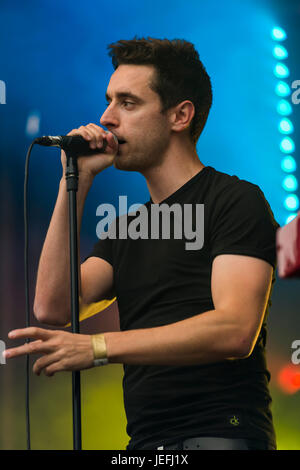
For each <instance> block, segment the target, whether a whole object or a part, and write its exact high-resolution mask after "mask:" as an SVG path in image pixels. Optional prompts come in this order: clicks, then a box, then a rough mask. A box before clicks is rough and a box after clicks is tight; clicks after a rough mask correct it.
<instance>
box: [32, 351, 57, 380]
mask: <svg viewBox="0 0 300 470" xmlns="http://www.w3.org/2000/svg"><path fill="white" fill-rule="evenodd" d="M61 359H62V354H61V352H58V351H57V352H55V353H53V354H46V355H45V356H43V357H40V358H39V359H38V360H37V361H35V363H34V365H33V369H32V370H33V372H34V373H35V374H36V375H40V373H41V372H42V371H43V369H45V368H47V367H49V366H50V365H51V364H53V363H55V362H58V361H60V360H61ZM44 372H45V375H47V374H46V370H44Z"/></svg>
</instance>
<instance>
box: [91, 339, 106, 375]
mask: <svg viewBox="0 0 300 470" xmlns="http://www.w3.org/2000/svg"><path fill="white" fill-rule="evenodd" d="M91 342H92V348H93V365H94V367H97V366H104V365H106V364H108V357H107V348H106V342H105V337H104V335H103V334H97V335H91Z"/></svg>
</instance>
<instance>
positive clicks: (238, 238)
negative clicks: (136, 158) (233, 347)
mask: <svg viewBox="0 0 300 470" xmlns="http://www.w3.org/2000/svg"><path fill="white" fill-rule="evenodd" d="M162 204H167V205H168V206H169V207H170V208H171V206H172V205H173V204H178V205H180V207H181V208H183V209H184V210H185V209H187V208H188V207H193V208H194V209H195V208H196V207H197V206H198V209H199V210H198V219H197V215H196V212H197V211H196V210H194V212H193V216H192V220H193V229H194V230H195V233H198V235H199V230H200V231H201V233H202V235H201V236H200V235H199V236H198V242H197V244H195V245H194V248H195V247H196V245H197V247H198V249H187V245H186V243H187V242H190V243H191V237H190V234H191V229H190V230H189V232H188V234H187V236H185V232H184V230H183V231H182V233H183V235H184V236H183V237H182V238H181V239H180V238H177V236H175V229H174V230H173V231H172V228H171V232H170V233H171V235H172V236H173V238H172V237H171V239H164V235H163V231H162V228H160V230H159V237H158V239H153V238H152V239H151V238H150V235H151V231H150V229H149V230H148V238H137V239H132V238H129V237H128V238H127V239H120V237H119V239H118V235H117V238H113V237H111V238H109V237H107V238H106V239H100V240H99V241H98V242H97V243H96V245H95V247H94V250H93V251H92V253H91V254H90V255H89V256H97V257H100V258H103V259H105V260H106V261H108V262H109V263H110V264H111V265H112V266H113V270H114V289H115V294H116V296H117V302H118V308H119V314H120V328H121V330H128V329H139V328H151V327H156V326H161V325H166V324H169V323H173V322H177V321H180V320H183V319H185V318H189V317H192V316H194V315H197V314H200V313H202V312H206V311H208V310H212V309H214V304H213V300H212V294H211V269H212V262H213V259H214V258H215V257H216V256H217V255H220V254H226V253H227V254H237V255H247V256H253V257H256V258H260V259H263V260H265V261H267V262H268V263H270V264H271V265H272V266H273V267H274V272H273V282H272V289H273V284H274V281H275V269H276V230H277V228H278V227H279V224H278V223H277V222H276V220H275V219H274V216H273V213H272V211H271V208H270V206H269V204H268V202H267V201H266V199H265V197H264V194H263V192H262V191H261V190H260V188H259V187H258V186H257V185H255V184H252V183H250V182H248V181H246V180H241V179H240V178H238V177H237V176H231V175H228V174H226V173H222V172H219V171H217V170H215V169H214V168H213V167H211V166H206V167H204V168H203V169H202V170H201V171H200V172H199V173H197V174H196V175H195V176H194V177H193V178H191V179H190V180H189V181H188V182H186V183H185V184H184V185H183V186H182V187H180V188H179V189H178V190H177V191H176V192H175V193H173V194H172V195H171V196H169V197H168V198H166V199H165V200H164V201H162V202H161V203H160V204H159V206H160V207H161V205H162ZM201 205H203V206H202V207H203V208H204V213H203V212H202V217H203V218H201V209H200V208H201ZM153 206H156V207H158V205H154V204H153V202H152V200H151V199H150V201H148V202H147V203H146V204H145V205H144V206H143V207H144V208H145V207H146V208H147V210H148V214H149V225H150V226H151V222H152V225H153V226H154V222H153V219H151V220H150V213H151V207H153ZM184 210H183V212H182V214H183V213H184ZM139 214H141V212H136V214H135V215H131V216H130V215H128V217H127V216H126V217H127V222H126V220H125V222H126V223H127V224H128V228H129V224H130V223H131V222H132V221H133V220H134V219H135V217H137V216H138V215H139ZM174 214H175V212H174ZM187 214H188V215H187V217H189V214H190V213H189V212H188V211H187ZM122 217H123V221H124V216H121V217H120V220H121V219H122ZM176 217H177V216H175V215H174V217H173V218H172V217H171V219H170V220H173V226H174V227H175V218H176ZM190 218H191V217H190ZM183 219H184V217H183V216H182V220H183ZM187 220H188V219H187ZM197 220H198V222H197ZM117 221H118V218H117V219H116V221H115V222H117ZM199 221H200V222H201V227H200V225H199ZM203 222H204V224H203ZM177 225H178V224H177ZM115 226H117V224H116V225H115ZM137 227H138V224H136V226H135V228H136V229H137ZM161 227H162V224H161ZM171 227H172V224H171ZM177 228H178V227H177ZM196 231H197V232H196ZM111 233H113V232H111ZM118 233H119V232H118V230H117V234H118ZM144 235H145V233H144ZM203 236H204V239H203ZM195 241H196V238H195ZM190 246H191V245H190ZM272 289H271V292H272ZM270 297H271V294H270ZM270 297H269V302H268V307H267V310H266V315H265V317H264V321H263V325H262V328H261V331H260V334H259V337H258V340H257V342H256V345H255V348H254V350H253V352H252V354H251V355H250V356H249V357H248V358H245V359H237V360H230V361H221V362H218V363H210V364H204V365H203V364H202V365H192V366H157V365H155V366H152V365H147V366H141V365H126V364H125V365H124V378H123V391H124V405H125V412H126V416H127V422H128V424H127V433H128V435H129V436H130V437H131V440H130V442H129V445H128V446H127V449H128V450H132V449H155V448H156V447H157V446H159V445H162V444H167V443H170V442H174V441H176V440H177V439H180V438H188V437H196V436H216V437H237V438H238V437H243V438H253V439H261V440H264V441H268V442H269V443H270V444H271V445H274V446H275V445H276V444H275V432H274V428H273V422H272V413H271V410H270V405H271V397H270V393H269V387H268V384H269V380H270V374H269V371H268V369H267V365H266V360H265V344H266V317H267V315H268V311H269V306H270V305H271V301H270ZM241 314H242V313H241Z"/></svg>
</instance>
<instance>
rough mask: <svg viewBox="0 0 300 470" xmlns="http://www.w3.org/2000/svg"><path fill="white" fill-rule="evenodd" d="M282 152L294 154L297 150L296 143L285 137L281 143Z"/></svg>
mask: <svg viewBox="0 0 300 470" xmlns="http://www.w3.org/2000/svg"><path fill="white" fill-rule="evenodd" d="M280 150H281V151H282V152H283V153H292V152H294V150H295V144H294V141H293V140H292V139H291V138H290V137H285V138H284V139H282V141H281V142H280Z"/></svg>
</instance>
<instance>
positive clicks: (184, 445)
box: [156, 437, 276, 450]
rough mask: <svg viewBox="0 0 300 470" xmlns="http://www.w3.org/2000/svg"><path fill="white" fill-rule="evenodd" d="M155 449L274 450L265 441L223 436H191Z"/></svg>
mask: <svg viewBox="0 0 300 470" xmlns="http://www.w3.org/2000/svg"><path fill="white" fill-rule="evenodd" d="M156 450H276V449H275V448H274V447H273V446H270V445H269V444H268V443H267V442H264V441H259V440H256V439H235V438H233V439H226V438H223V437H193V438H191V439H185V440H184V441H179V442H175V443H173V444H166V445H161V446H158V447H157V449H156Z"/></svg>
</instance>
